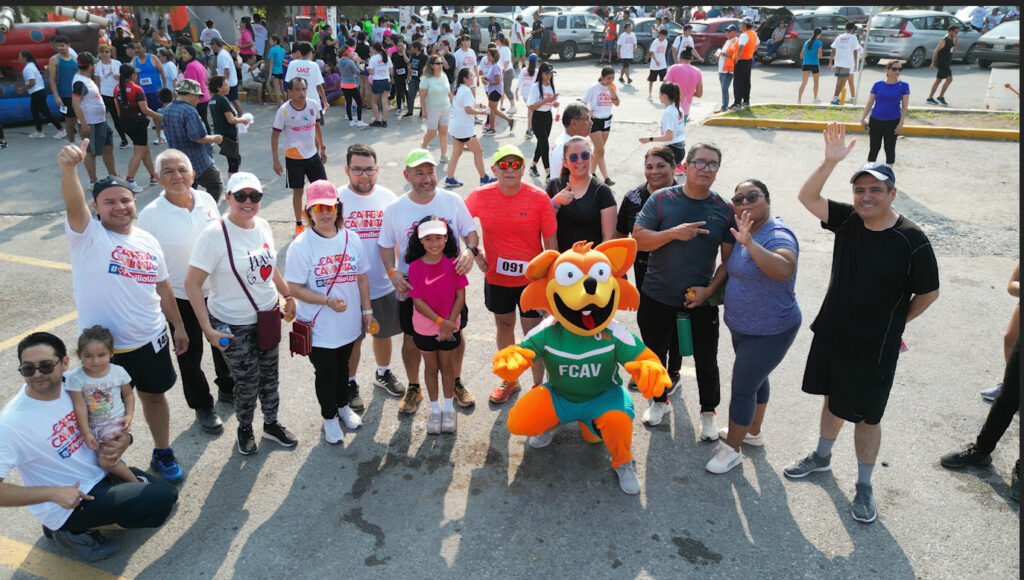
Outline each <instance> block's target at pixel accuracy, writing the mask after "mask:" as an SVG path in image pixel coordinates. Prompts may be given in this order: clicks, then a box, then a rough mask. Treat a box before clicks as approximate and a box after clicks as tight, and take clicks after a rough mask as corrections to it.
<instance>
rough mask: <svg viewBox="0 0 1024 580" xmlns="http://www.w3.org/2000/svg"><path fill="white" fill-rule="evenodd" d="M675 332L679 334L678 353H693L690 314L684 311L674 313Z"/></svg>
mask: <svg viewBox="0 0 1024 580" xmlns="http://www.w3.org/2000/svg"><path fill="white" fill-rule="evenodd" d="M676 334H678V335H679V354H680V355H681V356H692V355H693V333H692V332H691V331H690V315H689V314H687V313H686V312H680V313H679V314H676Z"/></svg>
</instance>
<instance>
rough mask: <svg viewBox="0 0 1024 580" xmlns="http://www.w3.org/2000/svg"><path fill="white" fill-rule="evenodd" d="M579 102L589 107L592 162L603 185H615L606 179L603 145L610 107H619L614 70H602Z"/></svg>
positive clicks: (606, 135)
mask: <svg viewBox="0 0 1024 580" xmlns="http://www.w3.org/2000/svg"><path fill="white" fill-rule="evenodd" d="M581 100H582V101H583V102H584V103H586V104H587V106H588V107H590V111H591V115H592V117H591V119H592V121H593V123H592V124H591V126H590V140H591V142H593V144H594V158H595V159H594V160H595V161H596V162H597V163H596V165H597V167H598V169H600V170H601V173H602V174H604V184H605V185H607V186H612V185H615V182H614V181H612V178H611V177H608V167H607V165H606V164H605V161H604V148H605V143H607V142H608V137H609V135H610V134H611V130H612V106H616V107H617V106H619V92H618V90H616V88H615V69H613V68H612V67H610V66H606V67H604V68H602V69H601V77H600V78H599V79H598V81H597V82H596V83H594V84H593V85H592V86H591V87H590V88H589V89H587V92H586V93H584V94H583V99H581ZM555 177H558V176H557V175H556V176H555Z"/></svg>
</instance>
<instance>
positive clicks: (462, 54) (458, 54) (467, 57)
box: [452, 48, 477, 74]
mask: <svg viewBox="0 0 1024 580" xmlns="http://www.w3.org/2000/svg"><path fill="white" fill-rule="evenodd" d="M452 56H454V57H455V68H456V71H455V72H458V69H460V68H463V67H465V68H468V69H469V70H471V71H473V74H476V62H477V61H476V53H475V52H473V49H472V48H471V49H469V50H462V49H461V48H460V49H459V50H456V51H455V52H454V53H453V54H452Z"/></svg>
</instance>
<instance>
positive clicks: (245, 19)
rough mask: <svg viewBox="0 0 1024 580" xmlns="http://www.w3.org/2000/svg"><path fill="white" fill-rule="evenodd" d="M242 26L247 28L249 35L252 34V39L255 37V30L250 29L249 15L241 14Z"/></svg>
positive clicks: (250, 19)
mask: <svg viewBox="0 0 1024 580" xmlns="http://www.w3.org/2000/svg"><path fill="white" fill-rule="evenodd" d="M242 26H243V27H244V28H245V29H246V30H248V31H249V34H251V35H252V37H253V39H255V38H256V31H255V30H253V29H252V18H250V17H248V16H243V17H242Z"/></svg>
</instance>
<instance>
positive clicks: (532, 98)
mask: <svg viewBox="0 0 1024 580" xmlns="http://www.w3.org/2000/svg"><path fill="white" fill-rule="evenodd" d="M523 71H524V72H525V71H526V69H523ZM519 82H520V84H522V82H523V81H522V77H520V80H519ZM525 94H526V95H527V97H526V106H527V107H532V106H533V105H536V104H537V103H539V102H540V101H541V100H542V99H543V98H544V96H547V95H553V94H555V89H554V87H552V86H551V85H547V86H545V85H542V84H541V83H540V82H539V81H538V82H534V83H533V85H532V86H531V87H530V90H529V91H527V92H526V93H525ZM542 94H543V95H544V96H542ZM534 110H535V111H550V110H551V104H550V103H549V104H547V105H541V106H539V107H537V108H536V109H534Z"/></svg>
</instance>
